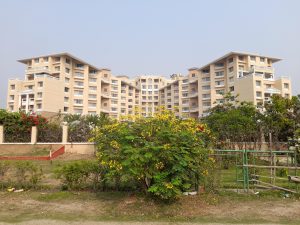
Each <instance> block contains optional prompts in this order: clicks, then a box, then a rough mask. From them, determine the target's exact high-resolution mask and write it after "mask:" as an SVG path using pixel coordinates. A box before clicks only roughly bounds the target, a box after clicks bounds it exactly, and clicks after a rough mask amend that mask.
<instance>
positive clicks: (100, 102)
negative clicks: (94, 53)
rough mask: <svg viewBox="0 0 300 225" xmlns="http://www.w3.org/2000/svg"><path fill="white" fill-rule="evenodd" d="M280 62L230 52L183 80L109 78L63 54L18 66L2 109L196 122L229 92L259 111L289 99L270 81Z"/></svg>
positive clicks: (286, 84) (287, 90)
mask: <svg viewBox="0 0 300 225" xmlns="http://www.w3.org/2000/svg"><path fill="white" fill-rule="evenodd" d="M279 60H280V59H277V58H273V57H267V56H260V55H257V54H248V53H240V52H230V53H228V54H227V55H224V56H223V57H221V58H219V59H217V60H214V61H212V62H211V63H209V64H207V65H205V66H202V67H199V68H198V67H197V68H196V67H194V68H190V69H189V70H188V74H187V75H185V76H183V75H180V74H173V75H172V76H171V77H170V79H167V78H165V77H164V76H152V75H151V76H148V75H142V76H138V77H136V78H132V79H130V78H129V77H127V76H114V75H112V74H111V71H110V70H109V69H106V68H97V67H95V66H93V65H90V64H89V63H86V62H85V61H83V60H81V59H78V58H77V57H74V56H72V55H70V54H68V53H62V54H53V55H47V56H41V57H35V58H28V59H23V60H19V62H21V63H23V64H25V65H26V70H25V79H24V80H19V79H10V80H9V82H8V95H7V109H8V110H9V111H19V110H23V111H25V112H27V113H31V112H35V113H39V114H43V115H45V116H50V115H53V114H57V113H71V114H99V113H101V112H103V113H106V114H109V115H110V116H111V117H114V118H120V117H122V116H123V115H124V116H125V115H134V114H137V113H139V114H141V115H143V116H152V115H153V113H154V112H155V111H156V109H157V108H158V107H159V106H164V107H165V108H166V109H169V110H172V111H174V113H175V114H176V115H177V116H178V117H183V118H187V117H193V118H198V117H202V116H205V115H206V114H207V113H208V112H209V109H210V108H211V107H213V106H215V105H216V104H220V103H222V102H223V101H224V100H223V95H224V94H225V93H228V92H231V93H232V94H233V95H238V100H239V101H250V102H253V103H254V104H255V105H257V106H258V107H260V106H262V105H263V104H264V102H266V101H270V97H271V96H272V95H274V94H276V95H281V96H283V97H286V98H290V97H291V82H290V79H289V78H287V77H280V78H278V79H275V70H274V67H273V63H276V62H278V61H279Z"/></svg>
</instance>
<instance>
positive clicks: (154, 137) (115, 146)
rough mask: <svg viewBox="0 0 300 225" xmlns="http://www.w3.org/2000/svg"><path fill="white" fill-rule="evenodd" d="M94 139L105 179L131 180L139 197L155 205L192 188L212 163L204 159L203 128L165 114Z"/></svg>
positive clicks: (117, 126)
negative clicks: (146, 197)
mask: <svg viewBox="0 0 300 225" xmlns="http://www.w3.org/2000/svg"><path fill="white" fill-rule="evenodd" d="M94 135H95V138H94V141H95V143H96V146H97V157H98V160H99V163H100V164H101V166H102V167H105V168H106V170H107V176H110V177H114V178H116V179H120V177H121V176H124V175H127V176H131V177H132V178H133V179H134V180H135V181H137V182H138V183H139V184H140V187H141V189H143V190H144V192H145V193H148V194H151V196H155V197H157V198H159V199H161V200H173V199H176V198H177V197H178V196H179V195H180V194H181V192H183V191H186V190H189V189H191V188H193V189H194V188H195V187H196V188H197V185H198V184H199V182H200V180H201V178H203V177H204V176H206V175H207V174H208V171H209V170H210V168H212V165H213V161H214V160H213V159H212V158H209V157H208V140H209V138H210V136H211V134H210V132H209V131H208V130H207V128H206V127H205V125H203V124H200V123H199V122H197V121H196V120H193V119H188V120H181V119H177V118H176V117H175V116H174V114H173V113H171V112H169V111H166V110H162V111H161V112H159V113H157V114H156V115H155V116H154V117H152V118H136V119H135V121H134V122H132V121H126V122H119V121H115V122H114V123H112V124H108V125H105V126H102V127H97V128H96V129H95V130H94Z"/></svg>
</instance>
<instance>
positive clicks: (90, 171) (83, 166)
mask: <svg viewBox="0 0 300 225" xmlns="http://www.w3.org/2000/svg"><path fill="white" fill-rule="evenodd" d="M101 171H102V170H101V168H100V166H99V164H98V163H97V161H95V160H82V161H75V162H71V163H68V164H65V165H63V166H60V167H58V168H56V170H55V173H56V175H57V177H58V178H60V179H61V181H62V183H63V186H64V188H65V189H71V190H78V189H82V188H86V187H87V186H88V185H89V184H90V183H91V184H92V187H93V188H94V189H96V188H97V186H98V184H99V181H100V177H101Z"/></svg>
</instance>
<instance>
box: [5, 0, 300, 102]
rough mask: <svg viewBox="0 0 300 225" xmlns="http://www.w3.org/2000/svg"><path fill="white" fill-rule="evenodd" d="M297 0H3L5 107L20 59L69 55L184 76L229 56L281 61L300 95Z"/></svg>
mask: <svg viewBox="0 0 300 225" xmlns="http://www.w3.org/2000/svg"><path fill="white" fill-rule="evenodd" d="M299 9H300V0H251V1H250V0H249V1H247V0H243V1H242V0H206V1H201V0H195V1H192V0H181V1H179V0H148V1H147V0H119V1H117V0H107V1H101V0H98V1H96V0H94V1H92V0H81V1H80V0H51V1H50V0H49V1H47V0H44V1H41V0H23V1H22V0H0V31H1V33H0V59H1V60H0V76H1V80H0V81H1V82H0V107H5V103H6V92H7V81H8V79H9V78H17V77H18V78H22V79H23V77H24V68H25V67H24V65H23V64H21V63H18V62H17V61H16V60H18V59H22V58H26V57H32V56H38V55H45V54H50V53H57V52H69V53H71V54H74V55H75V56H77V57H79V58H82V59H83V60H85V61H87V62H89V63H91V64H94V65H95V66H98V67H108V68H110V69H111V70H112V73H113V74H114V75H120V74H125V75H128V76H130V77H133V76H136V75H140V74H158V75H165V76H169V75H170V74H172V73H182V74H187V69H188V68H190V67H194V66H201V65H204V64H206V63H208V62H210V61H211V60H213V59H215V58H217V57H220V56H222V55H223V54H226V53H227V52H229V51H244V52H253V53H260V54H264V55H271V56H274V57H279V58H282V59H283V61H281V62H279V63H276V64H275V72H276V75H277V76H282V75H287V76H290V77H291V79H292V88H293V94H298V93H300V90H299V89H300V88H299V87H300V78H299V76H300V13H299Z"/></svg>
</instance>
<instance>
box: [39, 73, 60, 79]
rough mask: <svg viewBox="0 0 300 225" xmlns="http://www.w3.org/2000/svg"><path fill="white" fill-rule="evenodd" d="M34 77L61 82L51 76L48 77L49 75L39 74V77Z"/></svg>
mask: <svg viewBox="0 0 300 225" xmlns="http://www.w3.org/2000/svg"><path fill="white" fill-rule="evenodd" d="M34 77H35V78H48V79H55V80H59V78H57V77H53V76H50V75H48V74H39V75H35V76H34Z"/></svg>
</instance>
